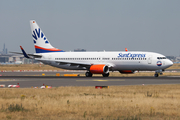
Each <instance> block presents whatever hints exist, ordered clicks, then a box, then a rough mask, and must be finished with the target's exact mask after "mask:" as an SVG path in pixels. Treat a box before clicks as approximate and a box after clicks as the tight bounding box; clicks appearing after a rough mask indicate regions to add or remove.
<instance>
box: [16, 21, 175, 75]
mask: <svg viewBox="0 0 180 120" xmlns="http://www.w3.org/2000/svg"><path fill="white" fill-rule="evenodd" d="M30 26H31V31H32V38H33V42H34V46H35V51H36V53H34V54H27V53H26V52H25V50H24V49H23V48H22V46H20V48H21V50H22V53H17V52H13V53H17V54H23V55H24V57H26V58H28V59H34V60H37V61H40V62H42V63H44V64H48V65H51V66H54V67H58V68H62V69H68V70H86V71H87V72H86V73H85V76H86V77H92V76H93V74H102V76H103V77H108V76H109V72H110V71H112V72H113V71H119V72H120V73H122V74H132V73H135V72H136V71H155V74H154V76H155V77H158V76H159V75H161V74H162V72H163V71H164V70H165V69H166V68H168V67H170V66H172V65H173V62H172V61H170V60H169V59H167V58H166V57H165V56H164V55H162V54H159V53H155V52H142V51H128V50H127V48H126V49H125V51H113V52H106V51H103V52H65V51H63V50H61V49H57V48H55V47H53V46H52V45H51V44H50V42H49V40H48V39H47V37H46V36H45V34H44V33H43V31H42V29H41V28H40V27H39V26H38V24H37V23H36V21H35V20H30Z"/></svg>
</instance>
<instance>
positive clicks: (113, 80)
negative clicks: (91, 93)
mask: <svg viewBox="0 0 180 120" xmlns="http://www.w3.org/2000/svg"><path fill="white" fill-rule="evenodd" d="M76 81H78V82H81V81H97V82H107V81H125V80H96V79H94V80H76Z"/></svg>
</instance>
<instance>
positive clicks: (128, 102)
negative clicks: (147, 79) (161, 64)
mask: <svg viewBox="0 0 180 120" xmlns="http://www.w3.org/2000/svg"><path fill="white" fill-rule="evenodd" d="M0 95H1V96H0V119H12V120H14V119H15V120H16V119H17V120H42V119H43V120H57V119H60V120H179V119H180V85H148V86H146V85H144V86H110V88H109V89H95V88H94V87H58V88H52V89H33V88H24V89H21V88H20V89H7V88H2V89H1V90H0Z"/></svg>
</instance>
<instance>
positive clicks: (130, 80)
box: [0, 76, 180, 88]
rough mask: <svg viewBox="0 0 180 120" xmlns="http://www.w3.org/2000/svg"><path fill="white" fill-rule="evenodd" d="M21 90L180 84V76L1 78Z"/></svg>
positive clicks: (0, 78)
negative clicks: (43, 86)
mask: <svg viewBox="0 0 180 120" xmlns="http://www.w3.org/2000/svg"><path fill="white" fill-rule="evenodd" d="M17 83H19V85H20V88H31V87H40V86H42V85H43V84H44V85H49V86H52V87H60V86H124V85H157V84H180V76H168V77H164V76H160V77H158V78H155V77H153V76H152V77H107V78H104V77H90V78H89V77H62V76H0V85H5V86H6V87H7V86H8V85H16V84H17Z"/></svg>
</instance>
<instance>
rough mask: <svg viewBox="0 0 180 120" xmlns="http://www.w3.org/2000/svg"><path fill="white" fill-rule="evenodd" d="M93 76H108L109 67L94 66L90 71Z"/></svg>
mask: <svg viewBox="0 0 180 120" xmlns="http://www.w3.org/2000/svg"><path fill="white" fill-rule="evenodd" d="M89 71H90V72H91V73H92V74H107V73H109V67H108V66H106V65H101V64H99V65H92V66H91V67H90V69H89Z"/></svg>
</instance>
